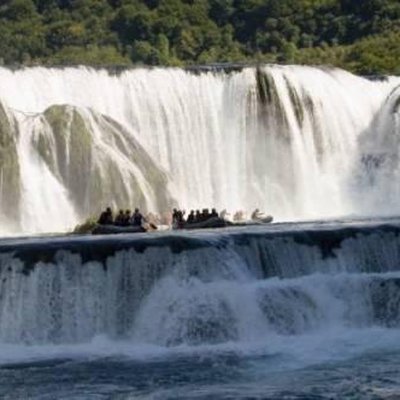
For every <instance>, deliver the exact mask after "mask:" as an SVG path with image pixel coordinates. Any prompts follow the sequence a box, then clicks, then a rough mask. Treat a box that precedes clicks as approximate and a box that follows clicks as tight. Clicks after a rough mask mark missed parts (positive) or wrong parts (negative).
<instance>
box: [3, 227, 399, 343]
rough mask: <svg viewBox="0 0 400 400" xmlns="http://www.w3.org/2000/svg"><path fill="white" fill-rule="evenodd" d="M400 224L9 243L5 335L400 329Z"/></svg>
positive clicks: (228, 339) (247, 334)
mask: <svg viewBox="0 0 400 400" xmlns="http://www.w3.org/2000/svg"><path fill="white" fill-rule="evenodd" d="M399 235H400V228H399V226H398V224H395V223H391V224H382V223H381V225H376V224H375V225H372V227H368V226H367V227H364V226H363V225H360V226H358V225H355V226H354V225H353V227H350V228H343V227H342V226H341V225H340V224H339V226H335V225H332V226H328V227H327V228H326V227H322V228H320V227H318V226H316V227H311V228H307V227H303V229H302V230H300V229H299V228H297V229H296V230H290V229H289V230H288V229H287V228H286V229H277V230H275V231H270V232H267V231H266V230H265V228H262V229H261V228H252V229H250V228H246V229H244V230H239V231H237V230H233V231H232V232H225V233H211V232H208V233H202V234H197V235H192V234H182V233H181V234H165V235H164V236H163V235H161V236H160V235H159V234H153V235H152V236H151V235H150V236H146V235H139V236H135V237H134V238H133V237H129V238H125V239H123V238H120V239H116V238H110V239H108V238H92V237H77V238H73V237H72V238H55V239H51V238H50V239H32V240H30V241H25V240H22V241H20V242H18V241H17V240H11V239H8V240H4V241H3V242H2V243H0V342H2V343H14V344H30V345H33V344H42V345H43V344H79V343H85V342H88V341H91V340H94V339H95V338H96V337H98V336H106V337H108V338H110V339H111V340H116V341H118V340H123V341H127V342H129V343H132V344H144V345H155V346H160V347H163V348H173V347H176V346H181V345H186V346H198V345H205V344H207V345H215V344H224V343H241V344H246V343H253V342H263V341H266V340H268V338H271V337H280V336H283V337H286V336H293V337H299V336H301V335H304V334H311V333H316V332H319V331H322V332H325V331H327V330H329V329H333V328H335V329H339V328H340V329H366V328H368V329H371V328H373V327H385V328H399V325H400V311H399V310H400V308H399V305H400V303H399V302H400V271H399V265H398V259H399V256H400V240H399Z"/></svg>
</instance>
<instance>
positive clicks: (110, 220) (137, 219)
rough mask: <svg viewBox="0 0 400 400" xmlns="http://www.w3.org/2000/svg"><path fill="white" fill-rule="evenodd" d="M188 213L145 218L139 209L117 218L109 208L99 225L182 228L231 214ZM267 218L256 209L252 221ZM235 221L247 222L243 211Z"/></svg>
mask: <svg viewBox="0 0 400 400" xmlns="http://www.w3.org/2000/svg"><path fill="white" fill-rule="evenodd" d="M185 214H186V211H185V210H179V209H176V208H174V209H173V211H172V213H167V215H165V216H164V217H158V216H156V215H154V214H151V213H150V214H148V216H146V217H144V216H143V214H142V213H141V212H140V210H139V209H138V208H135V211H134V212H133V213H131V211H130V210H125V211H124V210H119V212H118V214H117V215H116V216H115V218H114V215H113V212H112V210H111V207H107V209H106V210H105V211H103V212H102V213H101V215H100V218H99V219H98V221H97V223H98V224H99V225H115V226H142V224H143V223H146V222H147V223H149V224H150V225H152V226H154V227H156V225H172V227H173V228H178V229H179V228H182V227H183V226H184V225H185V224H197V223H201V222H205V221H208V220H210V219H211V218H221V219H228V218H229V216H230V214H229V213H228V212H227V211H226V210H222V211H221V212H220V213H218V212H217V210H216V209H215V208H212V209H211V211H210V210H209V209H208V208H204V209H202V210H201V211H200V210H196V211H195V210H190V213H189V214H188V215H187V217H185ZM263 217H265V215H264V214H263V213H261V212H260V211H259V209H258V208H256V209H255V210H254V211H253V213H252V214H251V219H252V220H258V219H261V218H263ZM232 219H233V221H243V220H245V219H246V218H245V214H244V212H243V211H237V212H236V213H235V214H234V215H233V218H232Z"/></svg>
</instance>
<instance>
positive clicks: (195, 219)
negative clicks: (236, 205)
mask: <svg viewBox="0 0 400 400" xmlns="http://www.w3.org/2000/svg"><path fill="white" fill-rule="evenodd" d="M185 214H186V211H184V210H177V209H176V208H174V209H173V211H172V225H173V226H174V227H180V226H182V225H184V224H196V223H199V222H205V221H208V220H209V219H210V218H218V217H219V214H218V212H217V210H216V209H215V208H213V209H212V210H211V212H210V210H209V209H208V208H203V210H202V211H200V210H196V211H194V210H190V213H189V215H188V216H187V218H186V219H185Z"/></svg>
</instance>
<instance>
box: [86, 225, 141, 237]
mask: <svg viewBox="0 0 400 400" xmlns="http://www.w3.org/2000/svg"><path fill="white" fill-rule="evenodd" d="M140 232H147V230H146V229H145V228H143V227H142V226H134V225H130V226H116V225H99V224H98V225H96V226H95V227H94V228H93V230H92V234H93V235H105V234H108V233H109V234H112V233H140Z"/></svg>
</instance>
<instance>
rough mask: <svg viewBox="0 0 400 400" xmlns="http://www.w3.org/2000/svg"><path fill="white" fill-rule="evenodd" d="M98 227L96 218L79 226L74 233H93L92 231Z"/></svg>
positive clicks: (87, 220) (91, 218)
mask: <svg viewBox="0 0 400 400" xmlns="http://www.w3.org/2000/svg"><path fill="white" fill-rule="evenodd" d="M96 225H97V222H96V218H94V217H90V218H88V219H86V220H85V221H84V222H82V223H81V224H79V225H77V226H76V227H75V228H74V230H73V231H72V233H76V234H84V233H91V232H92V230H93V229H94V228H95V227H96Z"/></svg>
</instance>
